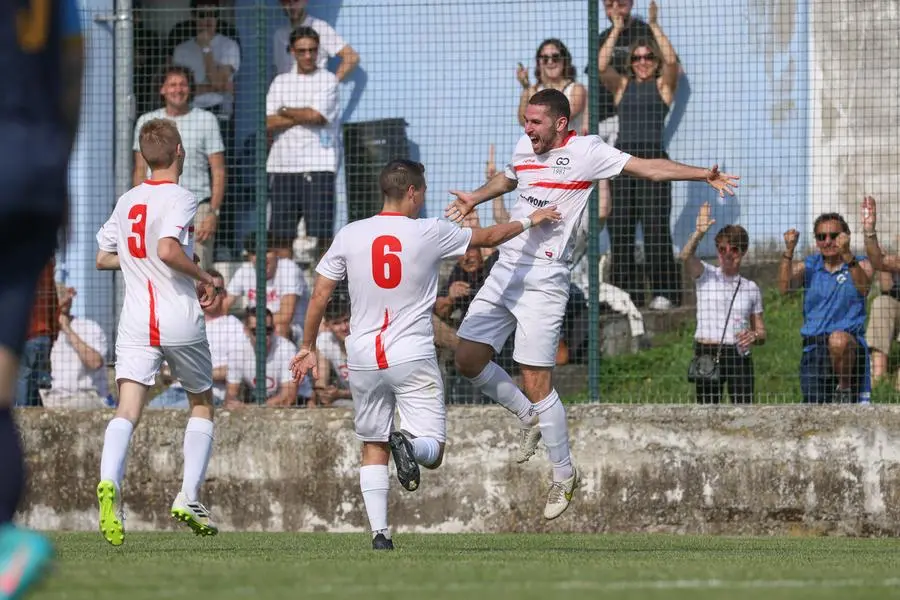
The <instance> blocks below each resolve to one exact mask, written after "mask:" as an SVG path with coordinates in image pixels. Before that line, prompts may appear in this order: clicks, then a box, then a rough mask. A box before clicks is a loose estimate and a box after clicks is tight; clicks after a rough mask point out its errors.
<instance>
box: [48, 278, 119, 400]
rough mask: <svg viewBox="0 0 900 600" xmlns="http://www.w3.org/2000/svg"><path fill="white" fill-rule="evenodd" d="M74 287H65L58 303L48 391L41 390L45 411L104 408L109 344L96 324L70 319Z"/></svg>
mask: <svg viewBox="0 0 900 600" xmlns="http://www.w3.org/2000/svg"><path fill="white" fill-rule="evenodd" d="M75 296H76V292H75V288H66V290H65V292H64V296H63V298H62V301H61V302H60V304H59V332H60V335H59V336H58V337H57V338H56V342H54V343H53V349H52V350H51V351H50V376H51V377H52V379H53V384H52V387H51V388H50V389H49V390H41V402H42V403H43V405H44V407H45V408H105V407H106V406H108V404H107V403H108V402H109V400H110V398H109V384H108V383H107V381H106V353H107V352H108V351H109V345H108V342H107V338H106V333H104V331H103V328H102V327H100V324H99V323H97V322H96V321H92V320H91V319H83V318H75V317H73V316H72V302H73V301H74V299H75Z"/></svg>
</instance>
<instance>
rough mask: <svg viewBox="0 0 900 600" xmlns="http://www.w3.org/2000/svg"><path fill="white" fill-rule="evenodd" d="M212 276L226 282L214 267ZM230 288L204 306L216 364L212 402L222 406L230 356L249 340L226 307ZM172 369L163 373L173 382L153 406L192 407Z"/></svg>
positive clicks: (216, 281) (207, 334)
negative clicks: (172, 373)
mask: <svg viewBox="0 0 900 600" xmlns="http://www.w3.org/2000/svg"><path fill="white" fill-rule="evenodd" d="M208 273H209V274H210V275H212V276H213V281H214V284H215V285H216V286H217V287H220V288H221V287H224V286H225V279H224V278H223V277H222V274H221V273H219V272H218V271H216V270H215V269H210V270H209V271H208ZM227 299H228V292H227V291H226V292H224V293H221V294H218V295H216V297H215V298H214V299H213V302H212V304H210V305H209V306H207V307H206V308H204V309H203V319H204V321H205V324H206V339H207V341H208V342H209V353H210V356H211V357H212V367H213V373H212V378H213V387H212V395H213V404H214V405H215V406H221V405H222V404H223V403H224V402H225V382H226V379H227V375H228V364H229V362H232V361H231V360H230V359H231V357H232V356H234V355H236V354H237V353H238V352H239V351H240V349H241V348H242V347H243V344H244V343H245V342H246V338H245V337H244V324H243V323H241V321H240V319H238V318H237V317H234V316H232V315H229V314H228V313H227V311H226V310H225V304H226V302H227ZM172 379H173V378H172V377H171V373H170V372H169V371H168V368H166V371H165V373H164V374H163V380H164V382H165V383H170V382H171V385H170V386H169V387H168V388H167V389H166V390H165V391H163V392H162V393H161V394H159V395H158V396H156V397H155V398H154V399H153V400H151V401H150V404H149V405H148V406H149V407H150V408H190V405H191V403H190V401H189V400H188V395H187V392H186V391H185V390H184V388H183V387H182V385H181V382H180V381H178V380H177V379H176V380H174V382H172V381H171V380H172Z"/></svg>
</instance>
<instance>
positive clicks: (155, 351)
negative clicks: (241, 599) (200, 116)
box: [97, 119, 219, 546]
mask: <svg viewBox="0 0 900 600" xmlns="http://www.w3.org/2000/svg"><path fill="white" fill-rule="evenodd" d="M140 148H141V154H142V155H143V157H144V160H145V161H146V162H147V164H148V165H149V166H150V179H148V180H147V181H145V182H144V183H142V184H141V185H139V186H137V187H135V188H132V189H131V190H130V191H128V192H126V193H125V194H123V195H122V197H121V198H119V200H118V202H117V203H116V207H115V209H113V212H112V215H111V216H110V217H109V220H107V221H106V223H104V224H103V227H102V228H101V229H100V231H99V232H98V233H97V244H98V245H99V247H100V250H99V251H98V252H97V268H98V269H103V270H118V269H121V271H122V278H123V279H124V281H125V303H124V305H123V306H122V312H121V314H120V315H119V331H118V335H117V338H116V383H117V384H118V386H119V405H118V407H117V408H116V415H115V418H113V419H112V420H111V421H110V422H109V425H108V426H107V428H106V435H105V437H104V440H103V454H102V458H101V461H100V483H99V484H98V485H97V500H98V502H99V505H100V531H101V532H102V533H103V537H104V538H106V541H108V542H109V543H110V544H112V545H113V546H119V545H121V544H122V542H123V541H124V539H125V529H124V526H123V521H124V515H123V513H122V497H121V488H122V479H123V477H124V473H125V462H126V459H127V456H128V447H129V446H130V444H131V435H132V433H133V431H134V428H135V426H136V425H137V423H138V421H139V420H140V418H141V414H142V412H143V409H144V405H145V403H146V399H147V392H148V391H149V389H150V386H152V385H153V383H154V381H155V380H156V375H157V373H158V372H159V369H160V365H161V364H162V362H163V360H165V361H166V362H167V363H168V364H169V366H170V367H171V369H172V372H173V373H174V374H175V376H176V377H178V379H179V380H180V381H181V383H182V385H183V386H184V389H185V390H186V391H187V393H188V398H189V400H190V403H191V417H190V419H189V420H188V423H187V428H186V429H185V433H184V477H183V480H182V485H181V491H180V492H179V493H178V495H177V496H176V498H175V501H174V502H173V503H172V509H171V514H172V517H173V518H174V519H176V520H178V521H180V522H183V523H185V524H186V525H187V526H189V527H190V528H191V529H192V530H193V531H194V533H195V534H197V535H215V534H216V533H217V532H218V529H217V528H216V526H215V525H213V523H212V522H211V520H210V518H209V511H208V510H207V509H206V507H205V506H203V504H201V503H200V501H199V499H198V496H199V492H200V485H201V483H202V480H203V476H204V473H205V472H206V466H207V464H208V463H209V455H210V453H211V451H212V434H213V421H212V418H213V403H212V391H211V388H212V359H211V357H210V352H209V343H208V342H207V340H206V332H205V330H204V324H203V311H202V307H205V306H209V305H210V304H211V303H212V301H213V300H214V299H215V296H216V294H217V293H218V292H219V289H218V288H216V286H215V280H214V278H213V276H212V275H210V274H209V273H207V272H206V271H204V270H203V269H201V268H200V267H199V266H197V265H196V264H195V263H194V261H193V259H192V257H193V254H194V249H193V239H192V238H193V230H194V217H195V215H196V213H197V200H196V198H194V196H193V195H192V194H191V193H190V192H189V191H187V190H186V189H184V188H183V187H181V186H179V185H178V184H177V183H176V182H177V181H178V178H179V177H180V175H181V173H182V167H183V164H184V159H185V152H184V148H183V146H182V145H181V136H180V135H179V134H178V128H177V127H176V125H175V123H174V122H173V121H170V120H167V119H154V120H151V121H148V122H147V123H146V124H145V125H144V126H143V127H142V128H141V131H140ZM198 282H199V283H198ZM198 298H199V302H198Z"/></svg>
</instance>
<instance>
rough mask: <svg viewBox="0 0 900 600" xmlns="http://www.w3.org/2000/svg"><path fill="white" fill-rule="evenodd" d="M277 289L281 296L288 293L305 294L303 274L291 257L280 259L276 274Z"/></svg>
mask: <svg viewBox="0 0 900 600" xmlns="http://www.w3.org/2000/svg"><path fill="white" fill-rule="evenodd" d="M275 289H276V291H277V292H278V295H279V296H286V295H288V294H296V295H297V296H302V295H303V275H302V273H301V272H300V267H298V266H297V263H295V262H294V261H292V260H291V259H289V258H282V259H280V260H279V261H278V272H277V273H276V275H275Z"/></svg>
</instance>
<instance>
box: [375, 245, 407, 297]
mask: <svg viewBox="0 0 900 600" xmlns="http://www.w3.org/2000/svg"><path fill="white" fill-rule="evenodd" d="M401 250H403V245H402V244H401V243H400V240H398V239H397V238H396V237H394V236H392V235H380V236H378V237H377V238H375V241H374V242H372V279H373V280H374V281H375V285H377V286H378V287H380V288H384V289H387V290H392V289H394V288H395V287H397V286H398V285H400V279H401V278H402V277H403V263H401V262H400V256H399V254H400V251H401Z"/></svg>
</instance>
